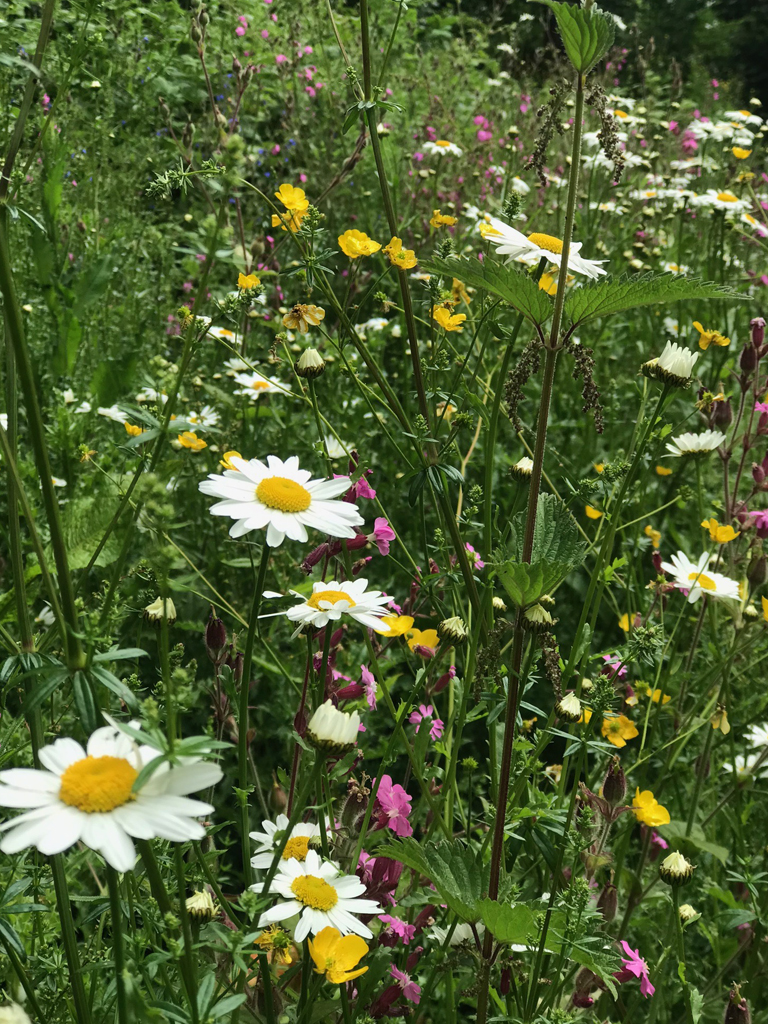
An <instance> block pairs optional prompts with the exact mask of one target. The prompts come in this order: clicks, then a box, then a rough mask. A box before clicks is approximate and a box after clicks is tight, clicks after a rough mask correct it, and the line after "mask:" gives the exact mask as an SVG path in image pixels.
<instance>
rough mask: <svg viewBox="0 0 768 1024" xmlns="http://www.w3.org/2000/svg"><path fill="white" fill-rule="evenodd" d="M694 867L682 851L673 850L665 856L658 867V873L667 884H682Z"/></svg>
mask: <svg viewBox="0 0 768 1024" xmlns="http://www.w3.org/2000/svg"><path fill="white" fill-rule="evenodd" d="M695 870H696V869H695V867H694V865H693V864H691V862H690V861H689V860H686V859H685V857H684V856H683V855H682V853H679V852H678V851H675V852H674V853H670V855H669V856H668V857H665V858H664V860H663V861H662V862H661V865H660V867H659V875H660V876H661V878H662V881H664V882H666V883H667V885H673V886H677V885H683V884H684V883H685V882H687V881H688V880H689V879H690V878H691V877H692V875H693V872H694V871H695Z"/></svg>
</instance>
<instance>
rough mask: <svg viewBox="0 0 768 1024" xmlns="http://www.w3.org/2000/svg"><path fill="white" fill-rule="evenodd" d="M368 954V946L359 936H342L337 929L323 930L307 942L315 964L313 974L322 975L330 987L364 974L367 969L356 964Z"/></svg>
mask: <svg viewBox="0 0 768 1024" xmlns="http://www.w3.org/2000/svg"><path fill="white" fill-rule="evenodd" d="M367 952H368V945H367V944H366V943H365V942H364V941H363V939H361V938H360V936H359V935H344V936H342V934H341V932H340V931H339V930H338V928H323V930H322V931H320V932H318V933H317V935H316V936H315V938H314V941H313V940H312V939H310V940H309V953H310V956H311V957H312V959H313V960H314V962H315V973H316V974H324V975H325V980H326V981H330V983H331V984H332V985H343V984H344V983H345V982H347V981H351V980H352V979H353V978H359V977H360V975H361V974H365V972H366V971H367V970H368V968H367V967H358V966H357V964H358V963H359V962H360V960H362V958H363V957H364V956H365V954H366V953H367Z"/></svg>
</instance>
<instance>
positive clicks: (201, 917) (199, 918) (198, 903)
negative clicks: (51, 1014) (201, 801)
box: [0, 892, 216, 1020]
mask: <svg viewBox="0 0 768 1024" xmlns="http://www.w3.org/2000/svg"><path fill="white" fill-rule="evenodd" d="M186 907H187V913H188V914H189V916H190V917H191V918H192V920H193V921H194V922H195V924H205V922H206V921H212V920H213V916H214V914H215V913H216V907H215V906H214V902H213V900H212V899H211V894H210V893H208V892H195V893H193V894H192V895H191V896H190V897H189V899H188V900H187V902H186ZM1 1019H2V1018H0V1020H1Z"/></svg>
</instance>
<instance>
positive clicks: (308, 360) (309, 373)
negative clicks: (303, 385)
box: [293, 348, 325, 380]
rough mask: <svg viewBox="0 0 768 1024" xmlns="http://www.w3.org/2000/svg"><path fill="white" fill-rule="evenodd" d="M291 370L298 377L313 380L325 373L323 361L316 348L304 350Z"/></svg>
mask: <svg viewBox="0 0 768 1024" xmlns="http://www.w3.org/2000/svg"><path fill="white" fill-rule="evenodd" d="M293 368H294V370H295V371H296V373H297V375H298V376H299V377H304V378H305V379H307V380H315V379H316V378H317V377H320V376H321V375H322V374H324V373H325V360H324V359H323V357H322V356H321V355H320V353H319V352H318V351H317V349H316V348H305V349H304V351H303V352H302V353H301V355H300V356H299V358H298V359H297V360H296V362H295V363H294V364H293Z"/></svg>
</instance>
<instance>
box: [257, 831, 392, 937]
mask: <svg viewBox="0 0 768 1024" xmlns="http://www.w3.org/2000/svg"><path fill="white" fill-rule="evenodd" d="M251 890H252V891H253V892H263V891H264V885H263V883H261V882H257V883H256V885H252V886H251ZM364 892H365V885H364V884H363V882H361V881H360V879H359V878H358V877H357V875H342V874H341V872H340V870H339V868H337V867H336V865H335V864H332V863H331V862H330V861H325V862H322V861H321V860H320V858H319V857H318V855H317V853H315V851H314V850H310V851H309V852H308V853H307V856H306V860H305V861H304V862H303V863H302V862H301V861H298V860H296V859H295V858H291V860H287V861H285V862H284V863H282V864H281V865H280V867H279V868H278V871H277V874H276V875H275V877H274V879H273V881H272V883H271V885H270V888H269V893H270V895H279V896H282V897H283V900H284V901H285V902H281V903H277V904H275V906H274V907H271V908H270V909H269V910H266V911H265V912H264V913H263V914H262V915H261V917H260V918H259V921H258V924H257V928H264V927H265V926H266V925H268V924H274V923H275V922H277V921H285V920H287V919H288V918H289V917H295V916H296V915H297V914H298V915H301V916H300V917H299V921H298V923H297V925H296V930H295V931H294V934H293V938H294V941H295V942H302V941H303V940H304V939H306V937H307V936H308V935H317V933H318V932H321V931H322V930H323V928H328V927H330V928H337V929H338V930H339V931H340V932H341V934H342V935H349V934H350V932H351V933H353V934H354V935H360V936H361V937H362V938H364V939H370V938H373V932H372V931H371V930H370V928H368V927H367V926H366V925H364V924H362V922H360V921H358V919H357V918H356V917H355V916H354V915H355V914H378V913H380V912H381V909H382V908H381V907H380V906H379V904H378V903H376V901H375V900H366V899H360V897H361V896H362V894H363V893H364Z"/></svg>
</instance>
